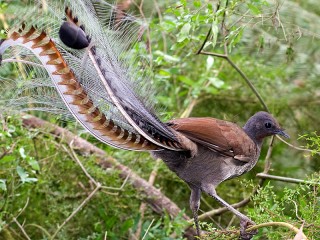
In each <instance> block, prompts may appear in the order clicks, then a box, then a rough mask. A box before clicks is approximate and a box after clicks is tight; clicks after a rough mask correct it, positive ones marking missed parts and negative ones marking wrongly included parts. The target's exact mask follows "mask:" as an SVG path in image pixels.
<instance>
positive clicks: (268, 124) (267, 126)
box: [264, 122, 272, 128]
mask: <svg viewBox="0 0 320 240" xmlns="http://www.w3.org/2000/svg"><path fill="white" fill-rule="evenodd" d="M264 126H265V127H266V128H271V126H272V124H271V123H270V122H266V123H265V124H264Z"/></svg>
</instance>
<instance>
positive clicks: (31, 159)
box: [27, 157, 40, 171]
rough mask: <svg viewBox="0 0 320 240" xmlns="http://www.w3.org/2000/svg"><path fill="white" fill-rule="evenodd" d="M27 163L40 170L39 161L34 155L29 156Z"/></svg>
mask: <svg viewBox="0 0 320 240" xmlns="http://www.w3.org/2000/svg"><path fill="white" fill-rule="evenodd" d="M27 163H28V164H29V165H30V166H31V167H32V169H33V170H36V171H39V170H40V166H39V163H38V161H36V160H35V159H34V158H33V157H27Z"/></svg>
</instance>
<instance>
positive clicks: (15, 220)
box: [13, 217, 31, 240]
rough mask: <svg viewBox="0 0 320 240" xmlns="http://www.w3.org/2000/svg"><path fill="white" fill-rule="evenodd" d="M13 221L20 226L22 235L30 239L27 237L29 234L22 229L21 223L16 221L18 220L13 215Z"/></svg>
mask: <svg viewBox="0 0 320 240" xmlns="http://www.w3.org/2000/svg"><path fill="white" fill-rule="evenodd" d="M13 221H14V222H15V223H16V224H17V225H18V227H19V228H20V230H21V232H22V233H23V235H24V236H25V237H26V238H27V239H28V240H31V238H30V237H29V235H28V234H27V233H26V231H25V230H24V228H23V227H22V226H21V224H20V223H19V222H18V220H17V219H16V218H15V217H14V218H13Z"/></svg>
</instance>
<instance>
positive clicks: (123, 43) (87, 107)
mask: <svg viewBox="0 0 320 240" xmlns="http://www.w3.org/2000/svg"><path fill="white" fill-rule="evenodd" d="M96 2H99V4H100V1H96ZM65 4H66V5H65V6H67V7H66V8H65V9H61V6H59V5H58V4H57V5H55V3H54V2H51V1H48V6H46V11H40V12H39V11H38V10H36V12H37V14H38V15H39V17H37V18H36V20H33V21H32V22H31V23H28V24H23V25H22V27H21V29H20V30H19V31H14V32H11V33H10V34H9V36H10V37H9V38H8V39H7V40H5V41H3V42H2V44H1V45H0V54H2V53H3V52H4V51H5V50H6V49H7V48H8V47H12V46H16V45H20V46H23V47H25V48H27V49H29V50H30V51H31V52H32V53H33V54H34V55H35V56H36V58H37V59H38V60H40V62H41V64H42V66H43V68H44V69H45V71H46V72H47V73H48V75H49V77H50V78H51V80H52V81H53V83H54V87H55V88H56V89H57V91H58V92H59V95H60V97H61V98H62V100H63V102H64V103H65V105H66V107H67V108H68V110H69V111H70V112H71V114H72V115H73V116H74V117H75V118H76V119H77V120H78V121H79V122H80V123H81V125H82V126H83V127H85V128H86V129H87V130H88V131H89V132H90V133H91V134H92V135H94V136H95V137H96V138H98V139H99V140H101V141H102V142H105V143H107V144H109V145H112V146H115V147H119V148H124V149H131V150H159V149H170V150H175V151H181V150H186V149H188V148H186V147H185V146H186V144H184V143H182V142H181V139H182V137H181V136H180V135H179V133H177V132H176V131H175V130H173V129H171V128H170V127H168V126H167V125H165V124H164V123H162V122H161V121H160V120H159V119H158V118H157V116H156V115H155V114H154V113H153V112H154V111H153V104H152V103H153V102H154V101H152V99H151V95H152V94H150V93H149V92H144V91H142V90H141V89H146V87H145V84H148V83H147V82H146V79H147V78H145V76H143V75H141V74H140V73H139V72H141V70H140V71H138V70H137V69H136V67H135V66H133V67H132V66H131V65H130V64H131V63H132V60H130V58H129V59H128V58H127V56H128V54H125V53H127V52H126V50H127V48H128V46H129V45H130V44H132V36H133V34H134V33H136V34H137V32H135V31H134V30H135V29H137V28H136V27H134V26H133V25H134V24H136V23H135V21H134V18H133V17H132V18H130V16H129V15H127V14H123V15H122V16H124V18H125V19H126V22H121V21H123V20H122V19H121V18H120V19H117V21H119V22H117V23H116V26H112V25H111V22H112V21H110V23H109V25H108V26H105V25H103V24H101V16H100V15H99V14H98V13H97V12H101V11H102V10H101V7H99V8H97V5H95V4H92V3H91V1H89V0H76V1H65ZM104 5H105V9H109V13H110V14H109V18H110V19H111V18H112V14H114V11H117V10H115V8H114V7H112V6H111V5H108V4H104ZM69 6H70V7H69ZM43 14H44V15H46V16H48V15H49V16H51V18H50V19H49V20H42V15H43ZM80 16H81V18H80ZM45 19H47V18H45ZM62 19H66V22H67V24H64V23H63V22H62ZM128 19H130V21H128ZM25 22H27V21H25ZM35 22H36V23H37V25H38V26H39V27H38V28H39V29H40V31H39V30H38V29H37V28H36V27H34V25H35V24H34V23H35ZM120 23H121V24H120ZM26 25H28V26H29V27H26ZM61 25H62V26H63V27H64V28H65V29H64V31H68V28H72V31H74V32H72V34H71V36H73V35H77V34H79V36H80V37H81V39H82V40H81V41H82V42H81V43H84V44H80V45H81V46H80V45H79V44H78V43H77V42H76V46H77V47H74V45H72V44H73V42H72V41H73V40H72V41H71V42H72V44H70V42H65V41H64V40H63V38H59V34H60V37H61V34H62V35H64V34H65V32H61V28H60V27H61ZM41 29H43V30H41ZM44 29H45V31H44ZM59 29H60V32H59ZM48 36H50V38H49V37H48ZM60 39H62V41H63V43H66V45H67V46H66V45H64V44H63V43H61V40H60ZM76 41H77V40H76ZM86 41H87V42H86ZM82 45H84V47H82ZM82 48H83V49H82ZM43 71H44V70H43ZM147 77H148V76H147ZM148 96H149V97H148ZM184 141H186V140H185V139H184ZM187 145H188V144H187Z"/></svg>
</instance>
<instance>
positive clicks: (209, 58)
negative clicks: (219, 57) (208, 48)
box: [207, 56, 214, 72]
mask: <svg viewBox="0 0 320 240" xmlns="http://www.w3.org/2000/svg"><path fill="white" fill-rule="evenodd" d="M213 64H214V58H213V57H212V56H208V58H207V72H208V71H210V69H211V68H212V66H213Z"/></svg>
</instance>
